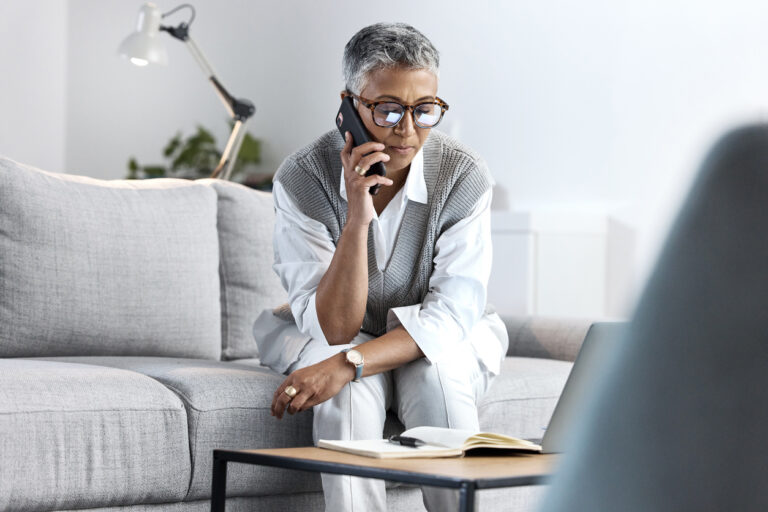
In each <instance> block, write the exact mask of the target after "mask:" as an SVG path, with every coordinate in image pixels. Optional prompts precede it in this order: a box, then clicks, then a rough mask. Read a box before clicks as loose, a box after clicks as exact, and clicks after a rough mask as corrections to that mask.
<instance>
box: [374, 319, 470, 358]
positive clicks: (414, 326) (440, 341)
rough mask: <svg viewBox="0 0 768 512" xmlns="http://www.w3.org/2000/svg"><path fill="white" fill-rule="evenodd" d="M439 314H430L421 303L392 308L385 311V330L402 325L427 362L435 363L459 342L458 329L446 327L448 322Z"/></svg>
mask: <svg viewBox="0 0 768 512" xmlns="http://www.w3.org/2000/svg"><path fill="white" fill-rule="evenodd" d="M439 316H441V315H435V314H430V312H429V311H428V310H427V309H423V308H422V305H421V304H414V305H412V306H402V307H399V308H392V309H390V310H389V312H388V313H387V332H389V331H391V330H393V329H395V328H397V327H399V326H402V327H403V328H404V329H405V330H406V331H408V334H409V335H410V336H411V338H413V341H415V342H416V345H418V347H419V348H420V349H421V351H422V352H424V356H425V357H426V358H427V359H428V360H429V362H430V363H437V362H439V361H440V359H441V358H442V357H443V356H444V355H445V354H446V353H448V352H450V351H451V350H452V349H454V348H456V347H458V345H459V344H460V342H461V339H460V334H458V333H459V332H460V329H446V328H445V325H450V322H449V323H447V324H446V322H445V319H441V318H439ZM441 326H442V327H441Z"/></svg>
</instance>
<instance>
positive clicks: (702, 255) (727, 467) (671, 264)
mask: <svg viewBox="0 0 768 512" xmlns="http://www.w3.org/2000/svg"><path fill="white" fill-rule="evenodd" d="M600 382H601V385H600V391H599V392H598V393H597V396H595V397H594V398H593V400H592V401H591V403H590V406H589V407H588V409H587V410H586V411H585V414H584V419H583V421H581V422H580V424H579V425H577V426H576V427H575V428H576V431H575V432H574V436H573V441H574V442H573V446H572V448H570V450H569V451H568V452H567V454H566V455H564V457H563V461H562V465H561V466H560V468H559V471H558V473H557V474H556V476H555V477H554V479H553V481H552V486H551V488H550V490H549V491H548V493H547V495H546V496H545V498H544V500H543V503H542V505H543V506H542V510H543V511H545V512H553V511H564V510H569V511H570V510H573V511H590V512H591V511H611V512H614V511H622V512H633V511H643V512H646V511H676V512H681V511H682V512H687V511H701V510H718V511H720V510H734V511H736V510H738V511H748V510H768V125H760V126H750V127H746V128H741V129H738V130H735V131H733V132H731V133H729V134H728V135H726V136H725V137H723V139H721V140H720V141H719V142H718V143H717V144H716V145H715V147H714V149H713V150H712V151H711V152H710V154H709V156H708V157H707V159H706V160H705V162H704V164H703V167H702V169H701V171H700V174H699V176H698V177H697V179H696V181H695V183H694V185H693V188H692V190H691V192H690V194H689V196H688V198H687V200H686V201H685V203H684V205H683V208H682V210H681V212H680V213H679V215H678V218H677V220H676V221H675V224H674V225H673V227H672V230H671V231H670V234H669V236H668V239H667V241H666V244H665V246H664V248H663V250H662V252H661V255H660V258H659V260H658V262H657V264H656V268H655V270H654V271H653V273H652V275H651V278H650V280H649V282H648V284H647V285H646V288H645V290H644V293H643V295H642V297H641V299H640V301H639V302H638V305H637V308H636V311H635V315H634V318H633V320H632V323H631V325H630V327H629V329H628V330H627V333H626V335H625V337H624V339H623V340H621V347H620V348H619V349H618V350H617V354H616V355H615V357H614V359H613V360H612V363H611V364H610V365H609V366H608V367H607V368H606V370H605V373H604V375H602V376H600Z"/></svg>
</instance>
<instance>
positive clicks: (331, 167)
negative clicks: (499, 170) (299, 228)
mask: <svg viewBox="0 0 768 512" xmlns="http://www.w3.org/2000/svg"><path fill="white" fill-rule="evenodd" d="M343 147H344V140H343V139H342V138H341V135H340V134H339V133H338V131H335V130H334V131H330V132H328V133H326V134H325V135H323V136H321V137H320V138H318V139H317V140H316V141H315V142H313V143H312V144H310V145H309V146H307V147H305V148H303V149H301V150H299V151H297V152H296V153H294V154H293V155H291V156H289V157H288V158H286V160H285V162H283V164H282V165H281V166H280V168H279V169H278V170H277V173H276V174H275V181H279V182H280V183H281V184H282V185H283V187H284V188H285V190H286V191H287V192H288V194H290V195H291V197H292V199H293V200H294V202H295V203H296V205H298V208H299V209H300V210H301V212H302V213H303V214H304V215H306V216H308V217H311V218H313V219H316V220H318V221H319V222H322V223H323V224H324V225H325V226H326V227H327V228H328V231H329V232H330V233H331V237H332V238H333V243H334V244H335V245H338V242H339V237H340V236H341V230H342V228H343V227H344V224H345V223H346V219H347V203H346V201H344V199H343V198H342V197H341V196H340V195H339V185H340V180H341V157H340V153H341V150H342V149H343ZM423 151H424V181H425V182H426V185H427V195H428V200H427V204H422V203H417V202H415V201H408V204H407V205H406V209H405V215H404V216H403V223H402V225H401V227H400V230H399V232H398V235H397V238H396V240H395V242H394V243H395V245H394V247H393V250H392V257H391V259H390V261H389V264H388V265H387V267H386V268H385V269H384V271H383V272H382V271H380V270H379V268H378V266H377V264H376V253H375V251H374V246H373V228H372V227H371V228H370V229H369V231H368V303H367V305H366V313H365V318H364V320H363V329H362V330H363V331H365V332H368V333H370V334H373V335H375V336H381V335H382V334H384V333H385V332H386V323H387V312H388V311H389V310H390V309H391V308H396V307H401V306H410V305H413V304H421V303H422V302H423V301H424V297H425V296H426V294H427V292H428V291H429V277H430V275H431V274H432V265H433V264H432V260H433V255H434V250H435V243H436V242H437V239H438V238H439V237H440V235H441V234H442V233H443V232H444V231H445V230H447V229H448V228H450V227H451V226H453V225H454V224H456V223H457V222H459V221H460V220H461V219H463V218H465V217H466V216H467V215H469V213H470V212H471V211H472V208H473V207H474V206H475V204H477V201H478V200H479V199H480V197H481V196H482V195H483V194H484V193H485V192H486V191H487V190H488V189H489V188H490V187H491V184H492V180H491V176H490V173H489V172H488V168H487V167H486V165H485V162H484V161H483V160H482V159H480V158H479V157H478V156H477V155H476V154H475V153H474V152H473V151H472V150H470V149H469V148H467V147H466V146H464V145H462V144H461V143H460V142H458V141H456V140H455V139H453V138H451V137H449V136H447V135H445V134H444V133H441V132H438V131H436V130H432V132H431V133H430V134H429V137H427V140H426V142H425V143H424V148H423Z"/></svg>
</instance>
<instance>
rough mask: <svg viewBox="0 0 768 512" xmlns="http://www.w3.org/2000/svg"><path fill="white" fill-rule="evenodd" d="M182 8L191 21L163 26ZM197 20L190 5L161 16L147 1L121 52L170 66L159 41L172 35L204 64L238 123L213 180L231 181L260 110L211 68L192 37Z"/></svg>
mask: <svg viewBox="0 0 768 512" xmlns="http://www.w3.org/2000/svg"><path fill="white" fill-rule="evenodd" d="M181 9H189V10H190V11H191V16H190V18H189V20H188V21H182V22H181V23H179V24H178V25H177V26H175V27H172V26H167V25H161V24H160V22H161V20H162V19H163V18H165V17H166V16H169V15H171V14H173V13H175V12H176V11H179V10H181ZM194 19H195V8H194V7H192V6H191V5H190V4H182V5H179V6H178V7H175V8H173V9H171V10H170V11H168V12H166V13H164V14H161V13H160V9H159V8H158V7H157V6H156V5H155V4H153V3H149V2H147V3H145V4H144V5H143V6H142V7H141V9H139V20H138V24H137V27H136V32H134V33H133V34H131V35H129V36H128V37H126V38H125V40H124V41H123V42H122V44H121V45H120V49H119V50H118V52H119V53H120V55H122V56H123V57H125V58H127V59H129V60H130V61H131V62H132V63H133V64H135V65H137V66H146V65H147V64H150V63H153V64H161V65H166V64H167V63H168V53H167V52H166V50H165V47H164V46H163V45H162V44H161V43H160V42H159V40H158V37H157V36H158V34H159V33H160V32H168V34H170V35H171V36H172V37H174V38H176V39H178V40H179V41H183V42H184V43H186V45H187V48H188V49H189V51H190V53H192V56H193V57H194V58H195V60H196V61H197V63H198V64H199V65H200V68H201V69H202V70H203V73H205V75H206V76H207V77H208V80H210V82H211V84H213V87H214V89H215V90H216V92H217V93H218V95H219V98H220V99H221V101H222V102H223V103H224V107H225V108H226V109H227V112H228V113H229V115H230V117H231V118H232V120H233V121H234V122H235V124H234V126H233V127H232V133H231V134H230V135H229V140H228V141H227V145H226V147H225V148H224V152H223V153H222V155H221V160H220V161H219V164H218V165H217V166H216V169H215V170H214V171H213V174H211V178H223V179H225V180H228V179H229V178H230V176H231V174H232V168H233V167H234V164H235V160H237V154H238V153H239V152H240V146H241V144H242V142H243V137H244V136H245V124H246V122H247V121H248V118H249V117H251V116H252V115H253V113H254V112H255V111H256V108H255V107H254V106H253V103H251V102H250V101H248V100H246V99H242V98H235V97H233V96H232V95H231V94H229V92H227V90H226V89H225V88H224V86H223V85H221V82H219V80H218V78H216V75H215V74H214V72H213V69H212V68H211V65H210V64H209V63H208V61H207V60H206V59H205V56H204V55H203V53H202V52H201V51H200V48H198V47H197V45H196V44H195V42H194V41H193V40H192V38H191V37H189V26H190V25H191V24H192V21H194Z"/></svg>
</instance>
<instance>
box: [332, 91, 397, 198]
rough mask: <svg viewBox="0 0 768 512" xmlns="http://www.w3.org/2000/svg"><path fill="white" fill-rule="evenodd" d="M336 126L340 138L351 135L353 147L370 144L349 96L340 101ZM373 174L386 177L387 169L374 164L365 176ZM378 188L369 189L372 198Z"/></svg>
mask: <svg viewBox="0 0 768 512" xmlns="http://www.w3.org/2000/svg"><path fill="white" fill-rule="evenodd" d="M336 126H337V127H338V128H339V132H341V136H342V137H344V136H345V133H346V132H349V133H350V134H352V145H353V146H355V147H357V146H359V145H361V144H365V143H366V142H371V138H370V136H369V135H368V131H367V130H366V129H365V125H364V124H363V120H362V119H360V114H358V112H357V109H356V108H355V104H354V100H353V99H352V97H351V96H345V97H344V99H343V100H341V107H339V112H338V113H337V114H336ZM368 154H370V153H368ZM374 174H378V175H379V176H386V175H387V169H386V167H384V164H383V163H382V162H376V163H375V164H373V165H372V166H371V168H370V169H368V172H366V173H365V175H366V176H372V175H374ZM379 187H381V185H374V186H372V187H371V188H370V189H369V192H370V193H371V195H372V196H375V195H376V194H377V193H378V192H379Z"/></svg>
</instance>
